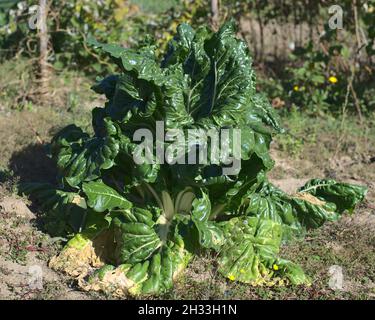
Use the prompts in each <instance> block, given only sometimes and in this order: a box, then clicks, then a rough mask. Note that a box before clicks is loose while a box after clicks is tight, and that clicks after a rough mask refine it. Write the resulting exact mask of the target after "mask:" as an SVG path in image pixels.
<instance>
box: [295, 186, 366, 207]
mask: <svg viewBox="0 0 375 320" xmlns="http://www.w3.org/2000/svg"><path fill="white" fill-rule="evenodd" d="M298 192H300V193H306V192H307V193H310V194H312V195H314V196H315V197H318V198H319V199H321V200H323V201H326V202H331V203H334V204H335V205H336V210H337V212H339V213H342V212H344V211H345V210H348V211H349V212H352V211H353V210H354V208H355V206H356V205H357V204H358V203H359V202H361V201H363V199H364V197H365V195H366V192H367V188H366V187H364V186H359V185H353V184H349V183H339V182H337V181H335V180H332V179H312V180H310V181H309V182H307V183H306V184H305V185H304V186H303V187H301V188H300V189H299V190H298Z"/></svg>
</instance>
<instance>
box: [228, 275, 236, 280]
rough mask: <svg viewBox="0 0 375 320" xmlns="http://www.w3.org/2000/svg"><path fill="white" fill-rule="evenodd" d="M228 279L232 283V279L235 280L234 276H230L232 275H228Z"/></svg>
mask: <svg viewBox="0 0 375 320" xmlns="http://www.w3.org/2000/svg"><path fill="white" fill-rule="evenodd" d="M228 278H229V280H231V281H234V279H236V278H235V276H234V275H232V274H231V275H229V276H228Z"/></svg>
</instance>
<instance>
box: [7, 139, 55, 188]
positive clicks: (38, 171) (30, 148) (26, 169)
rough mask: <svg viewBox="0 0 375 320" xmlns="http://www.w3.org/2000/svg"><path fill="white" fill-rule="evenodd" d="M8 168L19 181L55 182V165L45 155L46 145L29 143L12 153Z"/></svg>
mask: <svg viewBox="0 0 375 320" xmlns="http://www.w3.org/2000/svg"><path fill="white" fill-rule="evenodd" d="M9 169H10V170H11V171H12V172H13V175H14V177H15V178H16V179H17V180H18V181H19V183H24V182H49V183H55V182H56V166H55V164H54V162H53V161H52V159H50V158H49V157H48V156H47V146H46V145H42V144H29V145H27V146H26V147H25V148H23V149H22V150H21V151H17V152H15V153H13V154H12V156H11V158H10V160H9Z"/></svg>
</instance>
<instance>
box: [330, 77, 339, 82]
mask: <svg viewBox="0 0 375 320" xmlns="http://www.w3.org/2000/svg"><path fill="white" fill-rule="evenodd" d="M328 81H329V82H331V83H337V81H339V80H338V79H337V78H336V77H335V76H330V77H329V78H328Z"/></svg>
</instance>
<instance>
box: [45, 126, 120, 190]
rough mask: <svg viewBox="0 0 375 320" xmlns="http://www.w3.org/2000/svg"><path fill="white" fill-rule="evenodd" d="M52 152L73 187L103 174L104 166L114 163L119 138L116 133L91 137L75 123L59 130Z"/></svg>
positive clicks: (65, 178)
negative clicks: (114, 134)
mask: <svg viewBox="0 0 375 320" xmlns="http://www.w3.org/2000/svg"><path fill="white" fill-rule="evenodd" d="M51 151H52V156H53V157H54V159H55V160H56V162H57V165H58V168H59V170H60V173H61V175H62V176H63V177H64V180H65V181H66V182H67V183H68V184H69V185H70V186H72V187H77V186H78V185H79V184H80V183H81V182H82V181H91V180H94V179H96V178H98V177H100V174H101V170H105V169H109V168H111V167H112V166H113V165H114V159H115V157H116V156H117V154H118V151H119V142H118V140H117V139H116V138H115V137H113V136H105V137H93V138H89V137H88V135H87V134H86V133H84V132H83V131H82V130H81V129H80V128H78V127H76V126H74V125H72V126H68V127H66V128H65V129H63V130H62V131H61V132H60V133H58V134H57V135H56V136H55V137H54V139H53V140H52V143H51Z"/></svg>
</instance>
